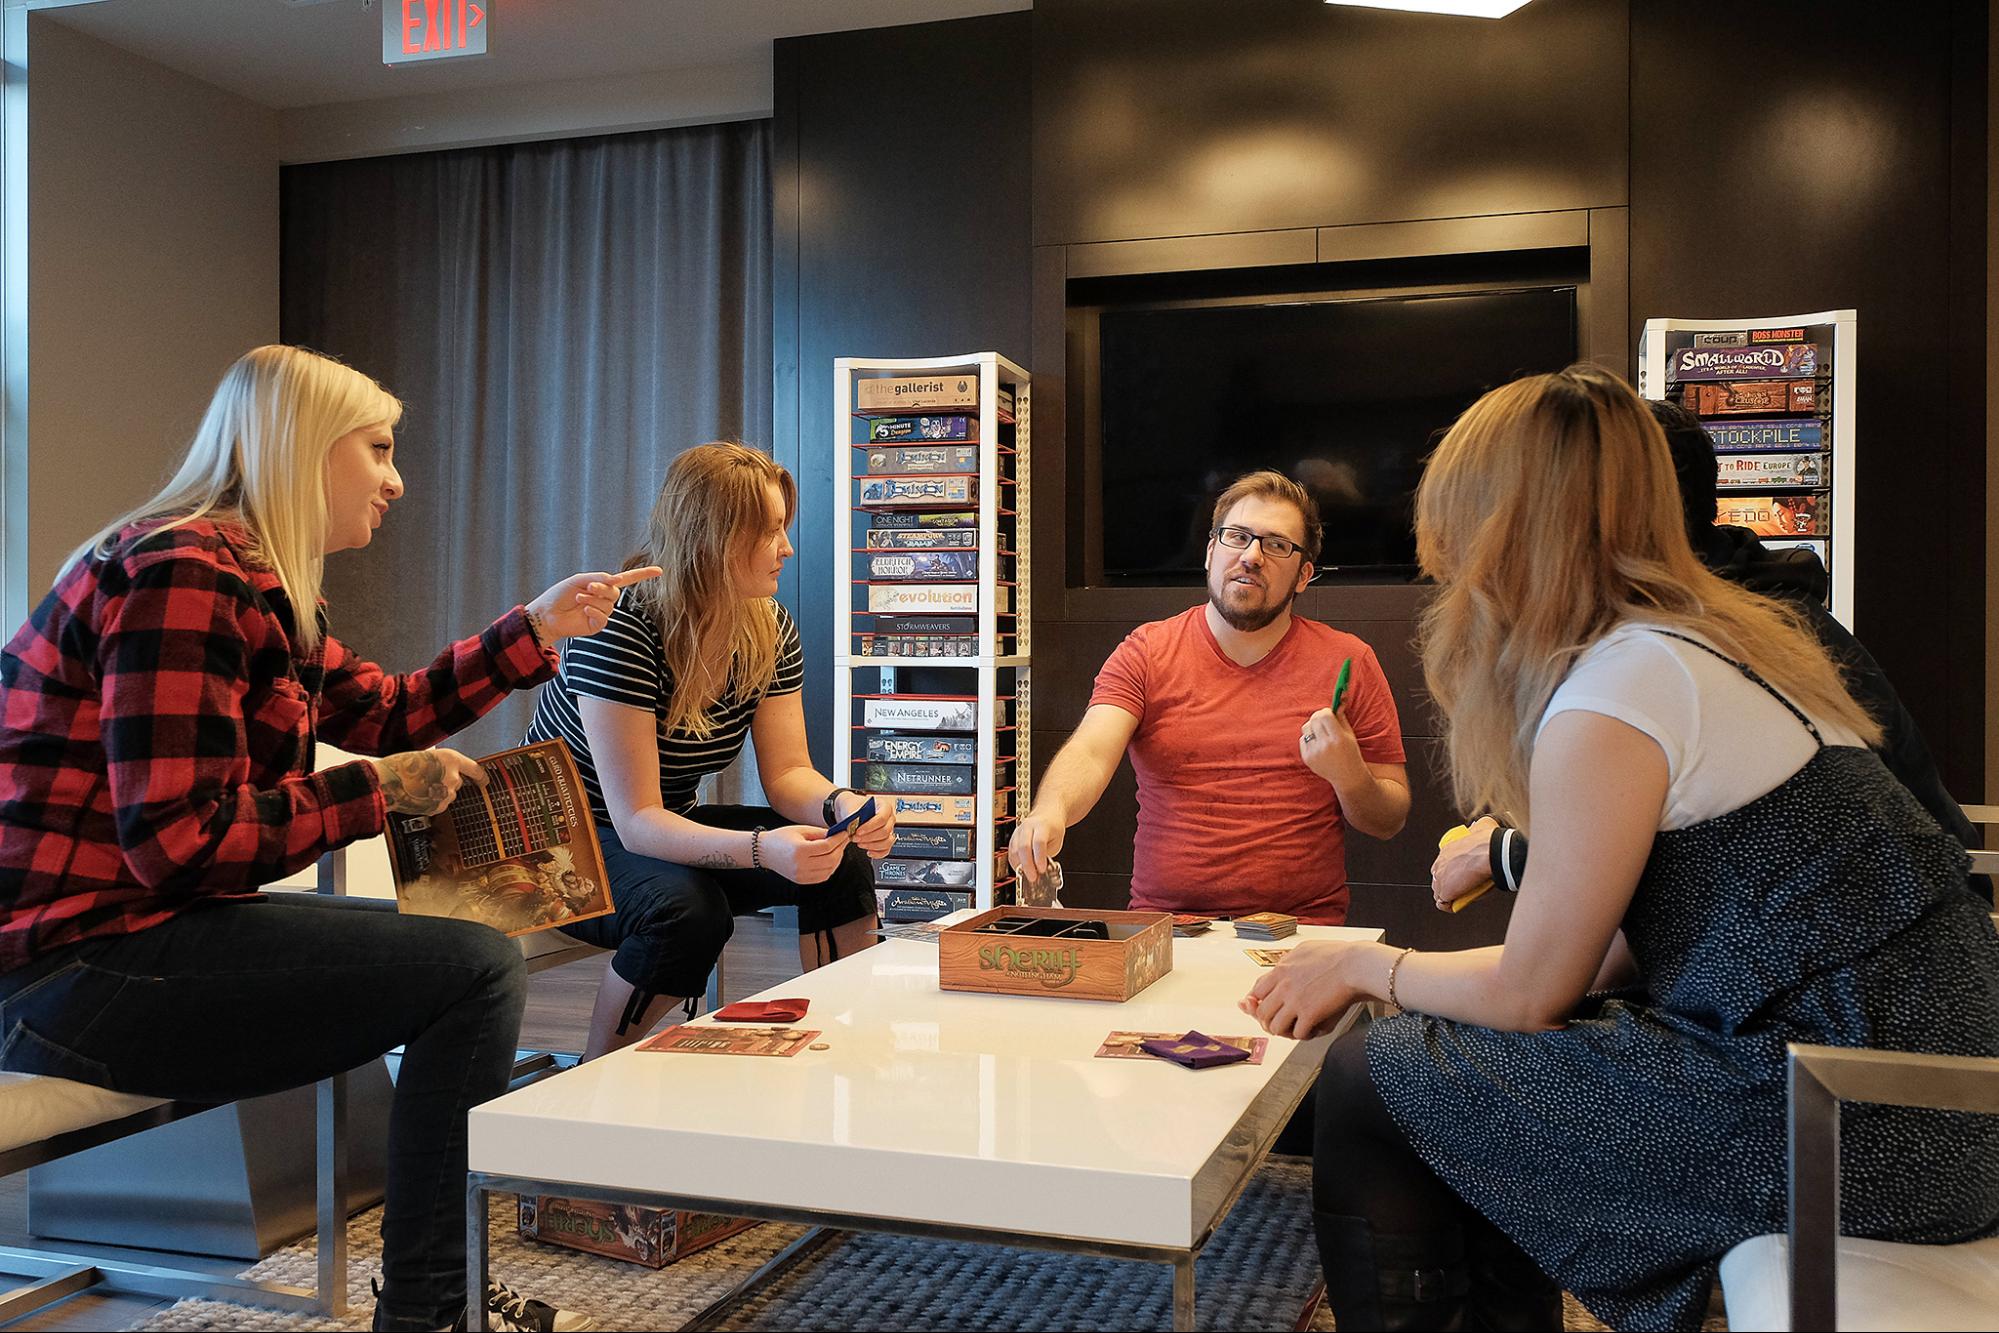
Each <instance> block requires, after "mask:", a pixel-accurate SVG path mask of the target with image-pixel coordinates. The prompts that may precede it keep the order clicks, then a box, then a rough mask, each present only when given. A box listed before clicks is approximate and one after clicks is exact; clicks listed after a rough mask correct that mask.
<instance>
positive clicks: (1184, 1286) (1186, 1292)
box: [1173, 1250, 1194, 1333]
mask: <svg viewBox="0 0 1999 1333" xmlns="http://www.w3.org/2000/svg"><path fill="white" fill-rule="evenodd" d="M1173 1327H1174V1328H1175V1329H1177V1330H1180V1331H1181V1333H1188V1331H1189V1330H1191V1329H1192V1328H1193V1327H1194V1253H1193V1251H1191V1250H1190V1251H1188V1252H1187V1253H1186V1254H1183V1255H1179V1256H1177V1257H1176V1258H1175V1259H1174V1260H1173Z"/></svg>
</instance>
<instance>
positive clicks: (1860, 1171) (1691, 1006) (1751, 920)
mask: <svg viewBox="0 0 1999 1333" xmlns="http://www.w3.org/2000/svg"><path fill="white" fill-rule="evenodd" d="M1710 651H1712V650H1710ZM1737 665H1740V664H1737ZM1744 670H1745V672H1746V671H1747V668H1744ZM1748 674H1750V676H1751V678H1752V679H1757V678H1756V677H1755V675H1754V673H1753V672H1749V673H1748ZM1757 683H1758V684H1763V682H1762V681H1761V680H1760V679H1757ZM1765 688H1766V689H1767V688H1769V687H1768V686H1767V685H1765ZM1772 693H1775V691H1772ZM1785 706H1786V707H1787V708H1788V707H1790V705H1789V703H1788V702H1786V704H1785ZM1792 711H1793V712H1796V711H1797V710H1796V709H1792ZM1800 720H1801V721H1804V719H1803V717H1802V715H1800ZM1805 725H1806V726H1807V727H1810V726H1811V724H1810V722H1808V721H1806V722H1805ZM1812 734H1813V736H1814V738H1817V736H1818V732H1817V730H1816V729H1815V728H1814V729H1813V732H1812ZM1968 867H1969V861H1968V858H1967V857H1966V855H1965V853H1964V850H1963V848H1962V847H1960V846H1959V845H1958V843H1957V842H1956V840H1955V839H1953V838H1952V837H1951V836H1950V835H1949V834H1947V833H1944V832H1943V831H1942V830H1941V829H1939V828H1938V827H1937V825H1936V823H1935V822H1934V821H1933V820H1932V819H1931V818H1930V817H1929V815H1928V814H1927V812H1925V811H1924V810H1923V808H1922V807H1921V806H1920V805H1919V804H1918V803H1917V802H1916V800H1915V798H1914V797H1912V796H1910V795H1909V793H1908V791H1907V790H1906V789H1905V788H1903V787H1902V785H1901V784H1900V783H1898V782H1897V781H1896V780H1895V779H1894V777H1893V776H1891V775H1890V774H1889V772H1888V770H1887V769H1886V768H1885V767H1883V766H1882V764H1881V761H1880V759H1879V758H1878V757H1877V756H1876V755H1875V754H1874V753H1873V752H1872V751H1870V750H1866V749H1861V748H1856V747H1846V746H1827V745H1824V744H1823V742H1821V745H1820V748H1819V750H1818V753H1817V754H1816V755H1815V756H1814V757H1813V758H1812V759H1811V760H1810V761H1809V762H1807V763H1806V764H1805V766H1804V767H1803V768H1801V769H1799V770H1798V772H1797V773H1795V774H1794V775H1792V776H1791V777H1790V778H1789V779H1788V780H1786V781H1785V782H1784V783H1783V784H1782V785H1781V786H1779V787H1777V788H1776V789H1775V790H1773V791H1771V792H1769V793H1767V794H1765V795H1764V796H1762V797H1760V798H1758V799H1756V800H1754V801H1752V802H1750V803H1749V804H1747V805H1745V806H1743V807H1741V808H1740V809H1737V810H1732V811H1729V812H1728V813H1726V814H1723V815H1720V816H1718V817H1716V818H1713V819H1709V820H1706V821H1704V822H1702V823H1698V824H1694V825H1690V826H1688V827H1686V828H1681V829H1675V830H1668V831H1662V832H1661V833H1660V834H1659V835H1658V838H1657V841H1656V842H1655V843H1654V845H1653V849H1652V855H1651V859H1650V860H1649V862H1648V863H1647V865H1646V868H1645V872H1644V875H1643V877H1642V878H1641V880H1640V882H1639V884H1638V888H1637V891H1636V894H1635V896H1634V898H1633V900H1632V903H1631V907H1630V910H1629V912H1628V913H1627V914H1626V916H1625V919H1624V933H1625V938H1626V940H1627V941H1628V942H1629V944H1630V946H1631V949H1632V952H1633V954H1634V955H1635V957H1636V958H1637V960H1638V962H1639V965H1640V967H1641V969H1642V972H1643V975H1644V977H1645V978H1646V984H1645V987H1644V990H1643V993H1628V994H1619V995H1616V996H1592V997H1591V998H1590V1000H1589V1001H1588V1002H1587V1003H1586V1005H1585V1007H1584V1010H1583V1011H1582V1012H1581V1013H1579V1014H1578V1015H1577V1017H1576V1018H1575V1019H1574V1020H1572V1021H1571V1022H1570V1023H1569V1024H1568V1025H1567V1026H1566V1027H1564V1028H1562V1029H1561V1030H1559V1031H1556V1032H1545V1033H1517V1032H1497V1031H1493V1030H1492V1029H1489V1028H1481V1027H1475V1026H1472V1025H1470V1024H1465V1023H1456V1022H1450V1021H1447V1020H1443V1019H1438V1018H1431V1017H1428V1016H1425V1015H1421V1014H1403V1015H1399V1016H1397V1017H1394V1018H1391V1019H1388V1020H1386V1021H1384V1022H1380V1023H1376V1024H1375V1025H1374V1027H1373V1029H1372V1031H1371V1033H1370V1035H1369V1037H1368V1062H1369V1068H1370V1070H1371V1072H1372V1074H1373V1077H1374V1082H1375V1086H1376V1087H1377V1088H1378V1089H1379V1090H1380V1093H1381V1096H1382V1099H1383V1100H1384V1101H1385V1102H1386V1103H1387V1106H1388V1109H1389V1111H1390V1112H1391V1113H1392V1114H1393V1115H1394V1117H1395V1120H1396V1122H1397V1123H1398V1124H1399V1125H1400V1126H1401V1127H1402V1129H1403V1131H1404V1132H1405V1133H1406V1134H1407V1135H1408V1136H1409V1141H1410V1143H1411V1145H1412V1146H1413V1147H1414V1148H1415V1149H1416V1151H1417V1152H1418V1153H1419V1154H1420V1155H1421V1156H1422V1158H1423V1160H1424V1161H1425V1162H1426V1163H1427V1164H1428V1165H1429V1166H1430V1168H1431V1169H1432V1170H1433V1171H1435V1172H1436V1173H1437V1174H1438V1176H1439V1177H1441V1178H1442V1179H1443V1180H1444V1181H1446V1182H1447V1183H1448V1184H1450V1186H1451V1187H1452V1188H1453V1189H1455V1190H1456V1191H1457V1192H1458V1194H1459V1195H1461V1196H1462V1197H1463V1198H1464V1199H1465V1200H1466V1201H1467V1202H1468V1203H1470V1204H1471V1205H1473V1206H1474V1207H1476V1208H1477V1209H1478V1210H1479V1211H1480V1212H1482V1213H1484V1214H1485V1215H1486V1216H1487V1217H1489V1218H1491V1219H1492V1221H1493V1222H1495V1223H1497V1224H1498V1225H1499V1226H1500V1228H1502V1229H1503V1230H1504V1231H1505V1232H1506V1233H1507V1234H1508V1235H1510V1236H1511V1237H1513V1239H1514V1240H1515V1241H1517V1242H1518V1243H1519V1244H1520V1246H1521V1248H1522V1249H1524V1250H1525V1251H1526V1252H1527V1253H1528V1254H1529V1255H1531V1256H1533V1258H1534V1259H1535V1260H1536V1261H1537V1262H1538V1263H1539V1264H1540V1265H1541V1266H1542V1268H1544V1269H1545V1270H1546V1271H1547V1272H1548V1273H1549V1274H1550V1275H1551V1276H1553V1277H1555V1278H1557V1279H1559V1280H1560V1281H1561V1282H1562V1284H1563V1285H1564V1286H1565V1287H1567V1288H1568V1289H1569V1290H1570V1291H1573V1292H1574V1293H1575V1294H1576V1295H1577V1296H1578V1297H1579V1298H1580V1299H1581V1300H1582V1301H1583V1303H1584V1304H1585V1305H1587V1306H1588V1307H1589V1308H1590V1309H1591V1310H1592V1311H1593V1312H1594V1313H1595V1314H1596V1315H1597V1316H1598V1317H1599V1318H1600V1319H1603V1320H1604V1321H1606V1322H1608V1323H1610V1324H1612V1325H1613V1326H1615V1327H1618V1328H1632V1329H1653V1328H1658V1329H1666V1328H1698V1327H1700V1323H1701V1316H1702V1313H1703V1312H1704V1311H1705V1309H1706V1304H1707V1299H1708V1292H1709V1289H1710V1287H1711V1285H1712V1283H1713V1280H1714V1275H1715V1270H1716V1266H1717V1265H1718V1264H1719V1262H1720V1260H1721V1257H1722V1256H1723V1255H1724V1254H1726V1253H1727V1252H1728V1250H1729V1249H1730V1248H1731V1247H1732V1246H1734V1245H1735V1244H1736V1243H1738V1242H1739V1241H1742V1240H1746V1239H1748V1238H1749V1237H1751V1236H1759V1235H1764V1234H1767V1233H1770V1232H1780V1231H1783V1230H1784V1229H1785V1226H1786V1221H1787V1211H1786V1203H1785V1169H1786V1164H1785V1153H1786V1142H1785V1110H1786V1098H1785V1067H1784V1048H1785V1045H1786V1043H1788V1042H1811V1043H1817V1044H1821V1045H1828V1046H1868V1047H1875V1048H1879V1049H1886V1050H1901V1051H1926V1052H1937V1053H1944V1054H1950V1055H1994V1054H1999V937H1995V935H1994V932H1993V928H1992V921H1991V917H1990V915H1989V911H1990V909H1989V908H1988V907H1987V905H1986V904H1985V903H1983V902H1982V901H1981V900H1979V899H1978V898H1976V897H1975V896H1974V895H1973V894H1972V893H1971V891H1970V889H1969V888H1968V887H1967V886H1966V882H1965V880H1966V874H1967V871H1968ZM1841 1124H1842V1135H1841V1157H1840V1170H1841V1177H1840V1192H1841V1216H1842V1228H1841V1229H1842V1230H1843V1231H1844V1232H1845V1233H1846V1234H1848V1235H1855V1236H1869V1237H1876V1238H1881V1239H1888V1240H1898V1241H1913V1242H1932V1243H1943V1242H1955V1241H1962V1240H1970V1239H1975V1238H1978V1237H1982V1236H1988V1235H1992V1234H1995V1233H1999V1117H1979V1116H1971V1115H1962V1114H1955V1113H1948V1112H1938V1111H1921V1110H1906V1109H1898V1108H1890V1107H1881V1106H1860V1105H1848V1106H1845V1107H1843V1108H1842V1111H1841Z"/></svg>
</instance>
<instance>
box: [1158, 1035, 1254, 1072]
mask: <svg viewBox="0 0 1999 1333" xmlns="http://www.w3.org/2000/svg"><path fill="white" fill-rule="evenodd" d="M1139 1049H1140V1050H1142V1051H1144V1052H1146V1053H1147V1054H1149V1055H1156V1056H1158V1057H1159V1058H1160V1059H1162V1060H1171V1061H1172V1062H1173V1063H1174V1064H1176V1065H1184V1066H1185V1067H1186V1068H1188V1069H1208V1068H1211V1067H1213V1066H1215V1065H1232V1064H1236V1063H1238V1062H1239V1061H1243V1060H1247V1059H1249V1052H1248V1051H1247V1050H1246V1049H1244V1048H1243V1047H1241V1046H1232V1045H1230V1044H1229V1043H1227V1042H1224V1041H1217V1040H1216V1039H1215V1038H1213V1037H1210V1036H1207V1035H1205V1034H1203V1033H1199V1032H1192V1031H1190V1032H1188V1033H1187V1034H1186V1035H1185V1036H1180V1037H1161V1038H1155V1039H1153V1040H1152V1041H1146V1042H1140V1043H1139Z"/></svg>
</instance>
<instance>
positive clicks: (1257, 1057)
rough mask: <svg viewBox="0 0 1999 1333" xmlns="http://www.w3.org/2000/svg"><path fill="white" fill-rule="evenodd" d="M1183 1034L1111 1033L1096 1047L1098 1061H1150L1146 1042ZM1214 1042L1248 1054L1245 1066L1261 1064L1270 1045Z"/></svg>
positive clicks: (1259, 1040)
mask: <svg viewBox="0 0 1999 1333" xmlns="http://www.w3.org/2000/svg"><path fill="white" fill-rule="evenodd" d="M1182 1035H1183V1034H1181V1033H1178V1032H1113V1033H1111V1034H1110V1035H1109V1036H1107V1037H1105V1038H1104V1044H1103V1045H1101V1046H1099V1047H1097V1055H1096V1058H1097V1059H1099V1060H1151V1059H1154V1058H1156V1057H1154V1056H1153V1055H1152V1054H1151V1053H1150V1052H1148V1051H1146V1050H1144V1049H1142V1048H1143V1047H1144V1045H1145V1043H1146V1042H1148V1041H1179V1040H1180V1038H1181V1036H1182ZM1215 1040H1216V1041H1220V1042H1226V1043H1228V1044H1229V1045H1230V1046H1236V1047H1240V1048H1241V1049H1243V1050H1246V1051H1248V1052H1249V1059H1248V1060H1246V1061H1244V1062H1243V1063H1245V1064H1252V1065H1260V1064H1262V1063H1263V1052H1264V1049H1265V1048H1266V1047H1268V1046H1269V1045H1270V1038H1268V1037H1217V1038H1215Z"/></svg>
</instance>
